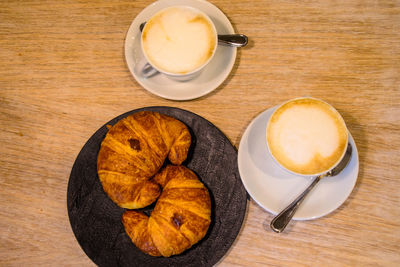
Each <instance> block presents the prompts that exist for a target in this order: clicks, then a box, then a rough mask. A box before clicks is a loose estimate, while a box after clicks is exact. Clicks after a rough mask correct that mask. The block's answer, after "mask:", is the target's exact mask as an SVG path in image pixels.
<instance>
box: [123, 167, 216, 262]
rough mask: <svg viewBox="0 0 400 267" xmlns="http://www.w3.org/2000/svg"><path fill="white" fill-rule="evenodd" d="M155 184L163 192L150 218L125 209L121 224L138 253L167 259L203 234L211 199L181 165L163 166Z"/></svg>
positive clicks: (198, 239) (207, 221)
mask: <svg viewBox="0 0 400 267" xmlns="http://www.w3.org/2000/svg"><path fill="white" fill-rule="evenodd" d="M155 181H156V182H157V183H159V184H160V185H161V186H162V187H163V191H162V193H161V196H160V198H159V199H158V200H157V203H156V205H155V207H154V210H153V211H152V213H151V215H150V217H147V215H145V214H144V213H143V212H139V211H130V210H128V211H125V212H124V214H123V215H122V222H123V224H124V227H125V231H126V232H127V234H128V235H129V237H130V238H131V240H132V242H133V243H134V244H135V245H136V247H138V248H139V249H140V250H141V251H143V252H145V253H147V254H149V255H152V256H164V257H169V256H171V255H176V254H180V253H182V252H183V251H185V250H186V249H189V248H190V247H191V246H193V245H194V244H196V243H197V242H199V241H200V240H201V239H202V238H203V237H204V236H205V235H206V233H207V230H208V228H209V225H210V222H211V200H210V195H209V192H208V190H207V188H206V187H205V186H204V185H203V183H202V182H200V180H199V179H198V178H197V176H196V174H194V173H193V172H192V171H191V170H190V169H188V168H186V167H184V166H172V165H169V166H167V167H166V168H164V169H163V170H162V171H161V172H160V173H158V174H157V175H156V176H155Z"/></svg>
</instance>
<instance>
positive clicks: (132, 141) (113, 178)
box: [97, 111, 191, 209]
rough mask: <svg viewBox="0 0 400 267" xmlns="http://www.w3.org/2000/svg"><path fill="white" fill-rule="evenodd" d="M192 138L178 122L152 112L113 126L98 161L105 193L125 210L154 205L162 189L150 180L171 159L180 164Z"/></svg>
mask: <svg viewBox="0 0 400 267" xmlns="http://www.w3.org/2000/svg"><path fill="white" fill-rule="evenodd" d="M190 143H191V136H190V133H189V130H188V129H187V127H186V126H185V125H184V124H183V123H182V122H180V121H179V120H177V119H174V118H172V117H169V116H167V115H163V114H160V113H156V112H151V111H142V112H137V113H134V114H133V115H130V116H128V117H126V118H124V119H122V120H120V121H118V122H117V123H116V124H115V125H114V126H112V127H111V128H110V129H109V131H108V133H107V134H106V137H105V138H104V140H103V142H102V143H101V147H100V151H99V154H98V157H97V172H98V175H99V179H100V181H101V184H102V186H103V189H104V191H105V192H106V193H107V195H108V196H109V197H110V198H111V200H112V201H114V202H115V203H116V204H117V205H119V206H120V207H122V208H128V209H138V208H143V207H146V206H148V205H149V204H151V203H153V202H154V201H155V200H156V199H157V197H158V196H159V195H160V192H161V191H160V186H159V185H158V184H157V183H156V182H154V181H152V180H151V178H152V177H153V176H154V175H155V174H156V173H157V172H158V171H159V170H160V168H161V167H162V166H163V164H164V161H165V159H166V158H167V157H168V159H169V161H170V162H171V163H172V164H177V165H179V164H181V163H182V162H183V161H184V160H185V159H186V157H187V154H188V151H189V147H190Z"/></svg>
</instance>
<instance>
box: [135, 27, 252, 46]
mask: <svg viewBox="0 0 400 267" xmlns="http://www.w3.org/2000/svg"><path fill="white" fill-rule="evenodd" d="M144 25H146V22H143V23H142V24H140V26H139V29H140V31H143V28H144ZM218 43H220V44H222V45H228V46H233V47H243V46H245V45H247V43H248V38H247V36H246V35H244V34H218Z"/></svg>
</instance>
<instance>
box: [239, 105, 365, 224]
mask: <svg viewBox="0 0 400 267" xmlns="http://www.w3.org/2000/svg"><path fill="white" fill-rule="evenodd" d="M275 109H276V107H274V108H270V109H268V110H266V111H264V112H263V113H261V114H260V115H258V116H257V117H256V118H255V119H254V120H253V121H252V122H251V123H250V125H249V126H248V127H247V129H246V131H245V132H244V134H243V137H242V139H241V141H240V145H239V153H238V166H239V173H240V176H241V179H242V182H243V184H244V186H245V188H246V190H247V192H248V193H249V194H250V196H251V197H252V198H253V199H254V201H255V202H257V203H258V204H259V205H260V206H261V207H262V208H264V209H265V210H267V211H268V212H270V213H272V214H274V215H276V214H278V213H279V212H280V211H282V210H283V209H284V208H285V207H286V206H287V205H289V204H290V203H291V202H292V201H293V200H294V199H295V198H296V197H297V196H298V195H300V194H301V193H302V192H303V191H304V189H305V188H306V187H307V186H308V185H309V184H310V183H311V180H312V179H311V178H308V177H302V176H297V175H293V174H290V173H288V172H287V171H285V170H284V169H283V168H282V167H280V166H279V165H278V164H277V163H276V162H275V161H274V160H273V158H272V157H271V156H270V155H269V153H268V151H267V141H266V125H267V122H268V119H269V117H270V116H271V114H272V112H273V111H274V110H275ZM349 143H350V144H351V146H352V148H353V154H352V158H351V160H350V162H349V164H348V165H347V167H346V168H345V169H344V170H343V171H342V172H341V173H340V174H338V175H337V176H335V177H328V178H324V179H322V180H321V181H320V182H319V183H318V185H317V186H316V187H315V188H314V189H313V190H312V191H311V192H310V193H309V195H308V196H307V198H306V199H305V200H304V202H303V203H302V204H301V205H300V207H299V209H298V210H297V212H296V214H295V215H294V217H293V219H294V220H310V219H316V218H319V217H322V216H325V215H327V214H329V213H330V212H332V211H334V210H335V209H337V208H338V207H339V206H340V205H342V204H343V202H344V201H345V200H346V199H347V197H348V196H349V195H350V193H351V191H352V190H353V188H354V185H355V184H356V181H357V176H358V165H359V162H358V151H357V147H356V144H355V142H354V139H353V137H352V136H351V134H350V133H349Z"/></svg>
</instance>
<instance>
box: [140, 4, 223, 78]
mask: <svg viewBox="0 0 400 267" xmlns="http://www.w3.org/2000/svg"><path fill="white" fill-rule="evenodd" d="M217 38H218V37H217V32H216V29H215V26H214V24H213V22H212V21H211V19H210V18H209V17H208V16H207V15H206V14H204V13H203V12H201V11H200V10H197V9H195V8H192V7H187V6H172V7H168V8H166V9H163V10H161V11H159V12H157V13H156V14H155V15H154V16H152V17H151V18H150V20H149V21H148V22H147V23H146V25H145V27H144V28H143V32H142V38H141V44H142V51H143V54H144V55H145V58H146V60H147V61H148V63H149V64H150V65H151V66H152V67H153V68H155V69H156V70H157V71H159V72H161V73H164V74H166V75H168V76H170V77H172V78H175V79H178V80H179V79H183V80H185V79H190V78H192V77H193V76H194V75H195V74H198V73H199V71H200V70H201V69H202V68H203V67H204V66H205V65H207V63H208V62H209V61H210V60H211V59H212V57H213V55H214V53H215V51H216V48H217Z"/></svg>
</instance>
